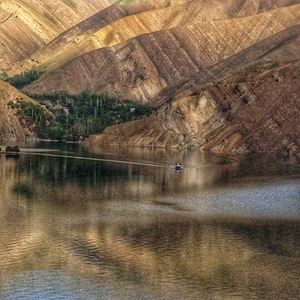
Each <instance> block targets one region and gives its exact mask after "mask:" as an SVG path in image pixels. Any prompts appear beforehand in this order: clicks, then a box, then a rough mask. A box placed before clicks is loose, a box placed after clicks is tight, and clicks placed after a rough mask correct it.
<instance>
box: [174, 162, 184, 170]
mask: <svg viewBox="0 0 300 300" xmlns="http://www.w3.org/2000/svg"><path fill="white" fill-rule="evenodd" d="M181 169H182V167H181V163H179V162H178V163H177V164H176V165H175V170H176V171H179V170H181Z"/></svg>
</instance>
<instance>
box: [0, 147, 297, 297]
mask: <svg viewBox="0 0 300 300" xmlns="http://www.w3.org/2000/svg"><path fill="white" fill-rule="evenodd" d="M160 159H161V161H163V162H164V163H165V164H166V166H168V165H171V163H172V161H173V160H174V157H172V158H170V157H169V156H166V157H162V156H161V158H160ZM180 160H181V161H182V163H183V165H184V166H185V168H184V169H183V171H182V172H181V173H180V174H178V173H176V172H175V170H174V169H173V168H168V167H166V168H152V167H140V166H130V165H117V164H113V163H104V162H97V163H95V162H90V161H85V160H80V161H77V160H75V159H74V158H70V159H69V158H54V157H44V156H38V155H36V156H30V155H28V156H23V155H20V157H19V158H18V159H13V158H8V159H7V158H5V157H4V156H1V160H0V188H1V191H3V192H2V194H1V198H0V218H1V220H2V223H1V227H0V240H1V243H0V256H1V271H0V274H1V276H0V278H1V279H0V285H5V280H6V278H7V277H9V274H14V273H17V272H21V271H26V270H62V271H64V272H69V273H74V274H78V275H82V276H85V277H88V278H93V280H98V281H100V282H103V281H105V282H115V283H122V284H125V285H126V284H129V285H132V284H134V285H138V286H143V287H150V288H151V289H152V288H153V289H156V290H159V291H161V292H162V293H163V294H164V293H166V294H168V295H170V298H172V296H173V299H180V298H181V299H186V297H189V299H199V298H200V299H212V298H214V297H221V298H223V299H224V298H225V299H226V298H227V299H228V298H229V299H231V298H234V297H240V298H241V297H244V298H249V299H256V298H258V299H263V298H265V299H296V297H297V295H298V294H299V292H300V281H299V273H300V267H299V266H300V263H299V262H300V261H299V259H300V256H299V248H300V247H299V246H300V244H299V243H300V240H299V234H298V232H299V229H300V223H299V220H298V221H290V220H288V219H286V220H275V219H269V220H265V219H262V218H260V219H256V218H253V219H247V220H246V219H243V218H235V219H233V218H231V219H225V218H222V217H216V216H214V217H208V216H207V215H205V214H202V215H200V214H197V212H190V211H184V210H183V209H180V208H181V206H182V207H183V208H184V207H185V205H186V202H185V200H184V196H185V195H186V192H187V191H190V190H192V191H193V193H191V195H192V196H193V197H194V198H192V199H189V201H193V202H194V203H196V204H199V203H200V204H202V202H201V201H200V200H199V197H198V198H197V195H198V196H199V195H201V193H202V194H203V193H204V192H205V191H209V193H214V192H216V194H218V193H220V190H222V189H219V187H220V186H223V187H224V186H226V187H227V188H228V189H229V188H230V189H231V190H233V191H234V190H235V189H237V190H238V189H239V188H240V187H241V186H242V185H243V184H247V185H249V184H250V185H251V184H252V186H253V187H254V186H255V184H257V181H260V185H263V183H264V182H265V181H267V182H268V181H274V182H276V180H278V179H279V178H280V177H281V176H286V174H287V175H288V176H289V175H291V176H294V177H296V178H297V176H299V171H295V169H296V165H295V164H294V165H293V164H292V165H291V164H277V165H274V166H273V168H269V165H268V164H271V160H259V164H258V165H257V164H256V163H255V160H254V158H253V160H254V161H251V163H250V160H249V158H247V159H246V160H243V159H241V160H239V159H238V158H237V157H220V156H212V157H210V156H206V155H204V154H201V153H198V152H195V153H192V152H190V153H188V154H186V156H184V157H180ZM263 163H265V166H266V167H264V164H263ZM267 170H270V173H267ZM262 179H264V180H262ZM254 183H255V184H254ZM295 186H296V185H295ZM24 187H26V189H25V191H26V190H27V188H30V191H31V193H30V197H27V196H26V195H25V194H24V193H23V192H22V191H23V189H24ZM22 188H23V189H22ZM217 188H218V190H216V189H217ZM296 188H297V186H296ZM253 190H255V189H254V188H253ZM178 195H182V196H181V197H179V198H177V197H178ZM170 199H174V201H173V202H168V200H170ZM178 199H179V200H178ZM282 201H284V199H283V200H282ZM220 202H221V200H220ZM209 204H210V203H208V204H207V205H208V206H209ZM203 205H205V203H204V204H203ZM174 208H175V209H174Z"/></svg>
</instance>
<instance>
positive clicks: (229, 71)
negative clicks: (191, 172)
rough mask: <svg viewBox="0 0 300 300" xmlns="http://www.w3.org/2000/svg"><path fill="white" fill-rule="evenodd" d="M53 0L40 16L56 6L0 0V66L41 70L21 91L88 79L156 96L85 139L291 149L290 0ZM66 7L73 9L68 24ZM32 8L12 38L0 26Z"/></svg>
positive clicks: (294, 21)
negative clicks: (127, 118)
mask: <svg viewBox="0 0 300 300" xmlns="http://www.w3.org/2000/svg"><path fill="white" fill-rule="evenodd" d="M36 1H37V0H36ZM33 2H34V1H33ZM33 2H30V3H33ZM58 2H59V3H60V4H59V5H61V4H62V2H63V3H64V5H65V6H68V9H67V10H62V11H63V13H62V14H61V15H60V16H59V17H57V20H59V21H57V23H58V24H59V26H58V25H57V26H53V24H52V25H51V26H50V25H49V20H48V19H49V18H48V15H47V13H45V11H44V10H45V9H47V12H48V13H49V12H50V11H51V13H53V15H55V9H54V6H51V5H50V6H49V5H48V6H49V7H50V8H51V9H52V10H51V9H50V8H49V7H48V6H47V5H46V4H42V5H41V4H39V5H36V7H35V8H32V7H31V4H30V3H29V1H28V0H23V1H21V0H19V1H9V0H6V1H3V2H2V3H6V5H8V4H9V5H11V7H14V6H13V5H12V4H16V5H17V4H18V5H19V6H20V7H21V13H20V15H18V14H17V15H9V16H8V17H7V16H6V15H3V16H4V17H3V22H2V23H1V24H0V33H1V34H2V32H4V35H3V36H7V38H6V39H4V41H5V43H4V46H3V45H2V49H3V53H4V55H3V58H4V59H3V60H2V62H3V63H4V62H5V63H4V64H6V66H11V65H12V64H14V67H11V68H10V69H8V70H7V71H8V72H11V73H18V72H19V71H21V70H25V69H29V68H31V67H33V66H35V67H36V68H40V69H43V70H44V71H46V72H45V73H44V74H43V75H42V76H41V77H40V79H38V80H37V81H35V82H33V83H32V84H30V85H28V86H26V87H25V88H24V92H26V93H32V94H36V93H37V94H42V93H47V94H49V93H54V92H57V91H62V90H63V91H67V92H69V93H71V94H79V93H81V92H83V91H86V90H88V91H90V92H92V93H95V94H107V95H110V96H114V97H117V98H119V99H132V100H136V101H141V102H148V103H151V104H152V105H155V106H156V111H155V112H154V113H153V114H152V115H150V116H149V117H147V118H144V119H141V120H138V121H135V122H129V123H125V124H121V125H118V126H113V127H111V128H107V130H106V131H105V132H104V134H102V135H100V136H93V137H91V138H90V139H89V140H88V141H87V143H86V144H87V145H104V144H108V143H110V144H123V145H130V146H153V147H199V148H202V149H211V150H215V151H271V150H272V151H275V152H285V153H289V154H291V153H293V152H298V147H299V140H298V137H297V134H295V131H293V130H292V129H295V128H296V129H297V128H299V124H298V123H297V122H298V121H297V118H296V117H295V116H296V115H297V114H299V111H298V107H297V98H298V94H299V92H298V90H297V89H299V84H298V82H297V76H298V75H299V74H298V73H297V72H298V70H297V67H298V66H299V59H300V57H299V53H298V49H299V36H300V34H299V33H300V4H299V3H300V0H299V1H298V0H296V1H295V0H293V1H292V0H290V1H288V0H275V1H271V0H241V1H236V0H228V1H223V0H213V1H207V0H191V1H188V0H174V1H165V0H161V1H154V0H149V1H143V2H140V1H132V2H131V1H119V2H118V3H117V4H112V5H110V4H111V3H109V1H107V2H105V4H103V3H102V6H103V7H102V8H101V9H102V10H101V9H100V8H99V7H97V5H96V4H95V3H96V1H95V3H93V2H89V3H87V2H81V4H80V5H84V7H85V8H86V13H88V14H89V16H88V17H85V16H84V14H82V13H80V12H79V11H76V9H78V7H77V6H76V5H75V6H74V5H73V4H72V3H73V2H72V1H71V0H68V1H58ZM34 3H35V2H34ZM53 3H54V2H53ZM66 3H67V4H66ZM74 3H75V2H74ZM76 3H77V2H76ZM97 3H98V2H97ZM25 4H26V5H25ZM18 5H17V6H18ZM59 5H58V6H56V7H60V6H59ZM89 5H90V6H92V7H94V8H95V11H94V12H92V11H93V9H92V8H90V6H89ZM98 5H99V4H98ZM19 6H18V7H19ZM3 7H4V6H3V5H2V4H1V5H0V8H1V9H3ZM38 9H42V10H39V14H37V13H36V12H37V11H38ZM3 10H4V11H5V13H7V11H9V9H8V8H7V7H6V8H5V9H3ZM58 11H60V10H57V12H58ZM65 13H66V15H64V14H65ZM67 13H72V14H76V15H77V18H78V20H79V19H80V21H78V20H77V21H74V23H72V24H73V25H75V26H73V25H71V23H70V20H69V17H68V16H67ZM38 15H39V18H40V19H38V17H37V16H38ZM45 15H47V17H45ZM12 16H18V17H17V18H12ZM20 16H22V18H21V17H20ZM24 16H26V17H24ZM32 16H34V18H33V17H32ZM41 16H42V17H41ZM19 18H20V19H21V20H23V21H22V22H23V23H20V24H19V23H16V22H19V20H18V19H19ZM31 18H33V20H39V21H38V22H37V21H36V24H43V25H42V26H38V25H34V26H31V27H30V28H29V30H26V34H27V35H26V34H25V32H23V31H22V30H23V29H22V30H21V31H20V29H17V30H16V33H17V34H19V38H20V41H19V42H16V41H15V40H14V39H13V38H12V37H11V36H9V34H8V32H9V30H8V27H9V26H10V30H11V31H10V32H14V26H15V27H18V26H17V25H18V24H19V25H21V24H25V23H26V22H25V21H24V20H27V23H26V26H29V25H28V24H29V23H30V24H33V22H32V19H31ZM55 18H56V16H55ZM50 19H51V18H50ZM64 19H67V20H68V22H69V23H68V24H65V23H63V21H62V20H64ZM29 20H30V22H29ZM46 20H47V22H46ZM51 20H52V19H51ZM65 21H66V20H64V22H65ZM24 22H25V23H24ZM50 23H51V22H50ZM54 23H55V22H54ZM61 24H63V25H61ZM1 25H3V27H1ZM47 26H48V27H47ZM72 26H73V27H72ZM41 28H42V29H41ZM18 30H19V31H18ZM24 30H25V27H24ZM47 30H48V31H49V35H48V33H47ZM22 34H23V35H24V38H23V37H21V35H22ZM14 45H15V49H16V51H15V55H13V54H14V52H13V51H12V49H13V47H14ZM8 46H9V47H8ZM41 46H42V47H41ZM2 70H3V69H2ZM270 95H271V97H270ZM274 99H275V102H274V101H273V100H274ZM253 116H254V117H253ZM270 124H271V125H270Z"/></svg>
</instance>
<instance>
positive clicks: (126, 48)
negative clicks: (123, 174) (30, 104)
mask: <svg viewBox="0 0 300 300" xmlns="http://www.w3.org/2000/svg"><path fill="white" fill-rule="evenodd" d="M297 24H300V5H295V6H290V7H284V8H280V9H276V10H272V11H268V12H265V13H261V14H256V15H252V16H249V17H245V18H239V19H230V20H228V19H226V20H218V21H209V22H202V21H200V22H196V23H194V24H192V25H185V26H179V27H175V28H171V29H168V30H162V31H156V32H152V33H148V34H142V35H139V36H137V37H136V38H133V39H130V40H128V41H126V42H124V43H121V44H118V45H116V46H113V47H105V48H100V49H98V50H94V51H91V52H89V53H86V54H84V55H81V56H80V57H78V58H76V59H74V60H72V61H71V62H69V63H67V64H65V65H63V66H62V67H60V68H58V69H56V70H54V71H52V72H49V73H46V74H44V75H43V76H42V77H41V78H40V79H39V80H37V81H36V82H34V83H33V84H31V85H30V86H27V87H26V88H25V89H24V91H26V92H29V93H31V94H36V93H53V92H55V91H61V90H66V91H68V92H69V93H70V94H79V93H80V92H82V91H85V90H89V91H91V92H92V93H96V94H101V93H105V94H108V95H111V96H114V97H117V98H121V99H122V98H123V99H133V100H136V101H142V102H151V101H152V100H153V99H154V98H155V97H157V95H158V94H159V93H161V91H162V90H163V89H164V88H168V87H169V86H172V85H174V84H177V83H179V82H180V81H181V80H184V79H186V78H189V77H193V76H194V75H195V74H196V73H198V72H201V71H202V73H204V74H206V73H208V74H209V72H210V68H211V67H212V66H213V65H214V64H216V63H218V62H220V61H222V60H224V59H226V58H227V57H230V56H232V55H235V54H237V53H239V52H240V51H242V50H244V49H247V48H249V47H250V46H252V45H255V44H256V43H258V42H260V41H262V40H264V39H266V38H268V37H270V36H273V35H274V34H276V33H279V32H281V31H283V30H285V29H286V28H289V27H291V26H294V25H297ZM125 28H130V27H129V26H128V27H125ZM229 75H231V74H230V73H228V74H227V76H229ZM224 76H226V74H224Z"/></svg>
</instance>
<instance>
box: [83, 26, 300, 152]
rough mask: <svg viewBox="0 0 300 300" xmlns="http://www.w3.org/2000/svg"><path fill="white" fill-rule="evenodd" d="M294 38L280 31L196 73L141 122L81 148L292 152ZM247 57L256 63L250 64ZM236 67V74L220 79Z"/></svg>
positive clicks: (296, 108)
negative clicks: (171, 148) (194, 148)
mask: <svg viewBox="0 0 300 300" xmlns="http://www.w3.org/2000/svg"><path fill="white" fill-rule="evenodd" d="M299 33H300V26H296V27H293V28H291V29H288V30H286V31H284V32H283V33H281V34H278V35H277V36H273V37H272V38H269V39H267V40H264V41H263V42H261V43H259V44H257V45H255V46H253V47H251V48H249V49H246V50H245V51H243V52H241V53H239V54H237V55H235V56H233V57H231V58H228V59H227V61H222V62H221V63H219V64H217V65H215V66H214V68H212V69H211V72H210V74H209V75H207V77H206V78H204V76H202V75H203V74H198V75H197V77H196V78H194V79H193V80H187V81H185V82H182V83H181V84H180V85H177V86H174V87H173V88H168V89H167V90H166V91H164V92H163V93H162V94H163V95H161V97H162V96H164V97H165V99H164V101H162V104H161V106H160V107H159V108H158V109H157V110H156V112H154V113H153V114H151V115H150V116H149V117H147V118H144V119H141V120H138V121H135V122H129V123H125V124H122V125H118V126H112V127H110V128H107V129H106V130H105V132H104V133H103V134H102V135H95V136H92V137H91V138H90V139H89V140H88V141H87V142H86V143H87V144H88V145H89V146H91V147H103V146H109V145H126V146H140V147H183V148H189V147H196V148H201V149H206V150H213V151H220V152H221V151H223V152H224V151H240V152H244V151H264V152H276V153H282V154H285V155H293V154H295V153H299V146H300V137H299V133H298V132H299V129H300V121H299V114H300V105H299V92H298V91H299V88H300V86H299V80H298V78H299V76H300V74H299V72H300V71H299V65H300V55H299V54H298V55H297V53H298V52H297V49H299V46H300V38H299V36H300V35H299ZM255 56H256V57H255ZM255 58H257V59H258V58H259V61H260V62H259V63H252V64H251V63H250V62H251V61H255ZM263 60H264V62H262V61H263ZM238 66H243V69H242V70H240V71H237V72H235V74H234V75H232V76H229V77H228V78H226V79H222V80H221V79H220V78H223V77H224V76H223V75H224V74H227V73H228V69H230V70H231V72H233V73H234V68H236V70H238V69H239V67H238ZM209 79H210V80H209ZM214 80H215V82H216V83H214V84H213V83H212V81H214ZM209 81H210V82H211V83H209V84H207V82H209ZM166 99H169V100H166ZM160 100H161V98H160Z"/></svg>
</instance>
